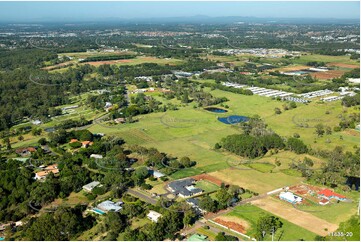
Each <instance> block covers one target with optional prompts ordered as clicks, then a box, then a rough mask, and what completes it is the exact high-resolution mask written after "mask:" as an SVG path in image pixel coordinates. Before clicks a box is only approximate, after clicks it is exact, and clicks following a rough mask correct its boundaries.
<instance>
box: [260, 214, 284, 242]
mask: <svg viewBox="0 0 361 242" xmlns="http://www.w3.org/2000/svg"><path fill="white" fill-rule="evenodd" d="M282 225H283V223H282V222H281V220H280V219H279V218H277V217H275V216H273V215H268V214H262V215H261V216H260V217H259V219H258V220H257V225H256V239H257V240H264V237H265V236H266V235H267V234H271V233H276V231H277V229H279V228H281V227H282Z"/></svg>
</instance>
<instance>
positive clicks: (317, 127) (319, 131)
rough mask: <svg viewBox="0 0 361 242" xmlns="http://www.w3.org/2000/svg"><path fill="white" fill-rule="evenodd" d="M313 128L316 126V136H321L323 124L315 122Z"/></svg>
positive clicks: (323, 130)
mask: <svg viewBox="0 0 361 242" xmlns="http://www.w3.org/2000/svg"><path fill="white" fill-rule="evenodd" d="M315 128H316V130H315V132H316V134H317V136H318V137H320V136H323V134H324V133H325V128H324V126H323V124H317V125H316V126H315Z"/></svg>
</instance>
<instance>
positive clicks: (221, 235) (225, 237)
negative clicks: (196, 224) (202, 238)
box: [215, 232, 238, 241]
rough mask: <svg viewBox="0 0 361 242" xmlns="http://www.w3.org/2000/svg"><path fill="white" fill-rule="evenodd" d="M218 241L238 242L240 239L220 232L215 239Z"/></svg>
mask: <svg viewBox="0 0 361 242" xmlns="http://www.w3.org/2000/svg"><path fill="white" fill-rule="evenodd" d="M215 240H216V241H238V238H237V237H235V236H232V235H226V234H225V233H224V232H219V233H218V234H217V236H216V237H215Z"/></svg>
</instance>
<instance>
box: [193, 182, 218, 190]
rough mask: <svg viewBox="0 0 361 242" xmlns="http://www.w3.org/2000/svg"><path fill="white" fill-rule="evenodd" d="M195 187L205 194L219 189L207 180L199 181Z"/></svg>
mask: <svg viewBox="0 0 361 242" xmlns="http://www.w3.org/2000/svg"><path fill="white" fill-rule="evenodd" d="M195 187H198V188H200V189H202V190H203V191H204V192H214V191H217V190H218V189H219V186H217V185H216V184H214V183H211V182H209V181H205V180H201V181H197V183H196V185H195Z"/></svg>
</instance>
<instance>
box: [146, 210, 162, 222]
mask: <svg viewBox="0 0 361 242" xmlns="http://www.w3.org/2000/svg"><path fill="white" fill-rule="evenodd" d="M161 217H162V214H160V213H157V212H156V211H153V210H150V211H149V213H148V214H147V218H149V219H150V220H152V221H153V222H155V223H157V222H158V220H159V218H161Z"/></svg>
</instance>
